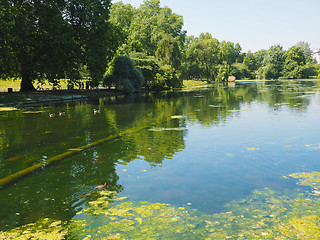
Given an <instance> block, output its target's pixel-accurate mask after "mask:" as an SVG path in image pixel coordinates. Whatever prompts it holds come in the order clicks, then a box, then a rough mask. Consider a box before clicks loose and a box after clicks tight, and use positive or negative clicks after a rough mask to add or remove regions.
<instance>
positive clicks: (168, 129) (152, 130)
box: [149, 128, 188, 132]
mask: <svg viewBox="0 0 320 240" xmlns="http://www.w3.org/2000/svg"><path fill="white" fill-rule="evenodd" d="M183 130H188V128H151V129H149V131H151V132H162V131H183Z"/></svg>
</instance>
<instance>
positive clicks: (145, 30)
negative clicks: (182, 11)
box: [110, 0, 186, 90]
mask: <svg viewBox="0 0 320 240" xmlns="http://www.w3.org/2000/svg"><path fill="white" fill-rule="evenodd" d="M110 21H111V22H112V23H113V24H115V25H117V26H119V27H120V28H122V29H123V31H124V33H125V42H124V43H123V44H122V45H121V46H120V47H119V48H118V54H119V55H128V56H130V57H131V58H132V59H133V60H134V61H135V66H136V67H137V68H138V69H140V70H141V71H142V74H143V76H144V78H145V79H146V82H147V84H146V87H147V88H150V89H153V90H155V89H157V90H160V89H163V88H164V87H165V86H166V85H167V84H166V83H164V82H168V84H169V85H170V86H171V85H174V86H178V85H181V83H180V80H178V79H176V78H172V79H175V80H177V83H174V84H172V83H170V81H171V80H172V79H171V80H166V79H167V78H168V76H164V75H163V74H162V72H163V71H161V70H160V66H159V65H161V66H165V65H170V66H171V67H172V68H173V69H175V71H178V70H179V69H180V65H181V49H182V46H183V41H184V38H185V34H186V33H185V32H184V31H182V26H183V19H182V16H180V15H177V14H175V13H173V12H172V10H171V9H170V8H168V7H161V6H160V1H159V0H146V1H144V3H143V4H142V5H141V6H140V7H139V8H134V7H132V6H131V5H130V4H123V3H116V4H114V5H113V6H112V8H111V16H110Z"/></svg>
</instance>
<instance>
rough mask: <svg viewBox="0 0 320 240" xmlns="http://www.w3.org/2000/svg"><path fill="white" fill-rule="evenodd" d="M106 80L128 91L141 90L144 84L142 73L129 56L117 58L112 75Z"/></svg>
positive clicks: (117, 87)
mask: <svg viewBox="0 0 320 240" xmlns="http://www.w3.org/2000/svg"><path fill="white" fill-rule="evenodd" d="M106 81H111V82H112V83H113V84H114V85H115V87H116V89H120V90H122V91H124V92H127V93H134V92H140V91H141V89H142V86H143V84H144V78H143V76H142V73H141V72H140V71H139V70H138V69H136V68H135V67H134V64H133V61H132V60H131V58H129V57H127V56H119V57H117V58H116V59H115V61H114V65H113V71H112V75H111V76H110V77H108V78H107V79H106Z"/></svg>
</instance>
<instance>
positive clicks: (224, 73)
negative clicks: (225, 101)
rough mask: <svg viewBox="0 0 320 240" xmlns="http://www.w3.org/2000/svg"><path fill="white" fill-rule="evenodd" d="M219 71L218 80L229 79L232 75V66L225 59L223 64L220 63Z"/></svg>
mask: <svg viewBox="0 0 320 240" xmlns="http://www.w3.org/2000/svg"><path fill="white" fill-rule="evenodd" d="M217 72H218V74H217V77H216V80H217V81H227V80H228V77H229V76H230V66H229V65H228V63H227V62H226V61H224V62H223V63H222V64H220V65H218V67H217Z"/></svg>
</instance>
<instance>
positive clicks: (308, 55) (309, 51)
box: [295, 41, 312, 59]
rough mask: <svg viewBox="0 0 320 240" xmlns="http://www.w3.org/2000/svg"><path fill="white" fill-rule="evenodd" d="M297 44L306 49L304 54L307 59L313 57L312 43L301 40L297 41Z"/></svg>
mask: <svg viewBox="0 0 320 240" xmlns="http://www.w3.org/2000/svg"><path fill="white" fill-rule="evenodd" d="M295 46H296V47H299V48H301V49H302V50H303V51H304V55H305V57H306V59H308V58H312V49H311V46H310V43H308V42H304V41H300V42H297V43H296V45H295Z"/></svg>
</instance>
